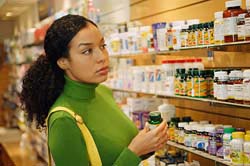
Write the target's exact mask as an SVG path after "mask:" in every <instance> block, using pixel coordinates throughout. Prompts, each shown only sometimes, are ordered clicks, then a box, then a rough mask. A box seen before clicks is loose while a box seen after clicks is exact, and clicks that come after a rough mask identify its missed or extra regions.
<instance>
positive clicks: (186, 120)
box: [182, 116, 192, 122]
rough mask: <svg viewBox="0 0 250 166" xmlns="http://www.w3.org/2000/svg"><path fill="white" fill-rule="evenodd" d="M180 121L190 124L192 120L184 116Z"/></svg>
mask: <svg viewBox="0 0 250 166" xmlns="http://www.w3.org/2000/svg"><path fill="white" fill-rule="evenodd" d="M182 121H183V122H191V121H192V119H191V117H190V116H184V117H182Z"/></svg>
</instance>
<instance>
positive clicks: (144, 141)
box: [128, 121, 167, 156]
mask: <svg viewBox="0 0 250 166" xmlns="http://www.w3.org/2000/svg"><path fill="white" fill-rule="evenodd" d="M148 130H149V129H148V127H147V126H146V127H145V128H144V129H143V130H142V131H140V132H139V133H138V134H137V135H136V136H135V137H134V139H133V140H132V141H131V143H130V144H129V146H128V148H129V149H130V150H131V151H132V152H134V153H135V154H137V155H138V156H141V155H144V154H147V153H150V152H153V151H156V150H159V149H161V148H163V147H164V145H165V144H166V142H167V123H166V121H163V122H162V123H161V124H160V125H159V126H158V127H157V128H155V129H153V130H151V131H148Z"/></svg>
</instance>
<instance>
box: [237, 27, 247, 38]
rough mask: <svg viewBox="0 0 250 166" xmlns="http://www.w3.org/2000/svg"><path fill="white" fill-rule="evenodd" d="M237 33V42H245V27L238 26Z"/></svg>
mask: <svg viewBox="0 0 250 166" xmlns="http://www.w3.org/2000/svg"><path fill="white" fill-rule="evenodd" d="M237 32H238V40H245V36H246V30H245V25H238V26H237Z"/></svg>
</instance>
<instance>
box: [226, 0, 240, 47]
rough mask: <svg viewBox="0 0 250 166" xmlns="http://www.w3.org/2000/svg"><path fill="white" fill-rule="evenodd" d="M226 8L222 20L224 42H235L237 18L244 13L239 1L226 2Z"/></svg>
mask: <svg viewBox="0 0 250 166" xmlns="http://www.w3.org/2000/svg"><path fill="white" fill-rule="evenodd" d="M225 4H226V8H227V10H225V11H224V12H223V18H224V41H225V43H228V42H236V41H237V38H238V35H237V17H238V15H239V14H242V13H244V10H243V9H242V8H241V0H232V1H226V3H225Z"/></svg>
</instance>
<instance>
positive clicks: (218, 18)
mask: <svg viewBox="0 0 250 166" xmlns="http://www.w3.org/2000/svg"><path fill="white" fill-rule="evenodd" d="M214 17H215V20H214V44H222V43H224V20H223V12H222V11H220V12H215V13H214Z"/></svg>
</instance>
